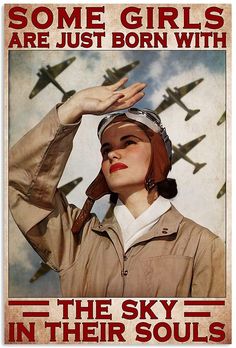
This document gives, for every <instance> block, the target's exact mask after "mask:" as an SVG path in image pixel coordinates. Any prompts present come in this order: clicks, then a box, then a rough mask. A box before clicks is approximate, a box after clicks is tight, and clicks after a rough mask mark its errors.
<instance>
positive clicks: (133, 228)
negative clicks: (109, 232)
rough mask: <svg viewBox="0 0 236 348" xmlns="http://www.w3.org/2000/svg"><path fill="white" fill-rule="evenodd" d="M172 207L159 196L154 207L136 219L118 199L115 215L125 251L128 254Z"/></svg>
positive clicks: (151, 206) (153, 204)
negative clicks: (131, 247)
mask: <svg viewBox="0 0 236 348" xmlns="http://www.w3.org/2000/svg"><path fill="white" fill-rule="evenodd" d="M170 207H171V204H170V202H169V201H168V200H167V199H165V198H163V197H162V196H158V198H157V199H156V200H155V201H154V202H153V203H152V205H150V207H148V209H146V210H145V211H144V212H143V213H142V214H141V215H139V216H138V217H137V219H135V218H134V217H133V215H132V214H131V212H130V211H129V209H128V208H127V207H126V206H125V205H124V204H123V203H122V202H121V201H120V200H119V199H118V201H117V204H116V206H115V208H114V214H115V217H116V220H117V221H118V224H119V225H120V229H121V233H122V239H123V246H124V251H125V252H126V251H127V250H128V249H129V247H130V246H131V245H132V244H133V243H134V242H135V241H136V240H137V239H138V238H140V237H141V236H143V235H144V234H145V233H146V232H148V231H149V230H150V229H151V228H152V227H153V226H154V225H155V223H156V222H157V221H158V220H159V218H160V216H161V215H162V214H164V213H165V212H166V211H167V210H169V209H170Z"/></svg>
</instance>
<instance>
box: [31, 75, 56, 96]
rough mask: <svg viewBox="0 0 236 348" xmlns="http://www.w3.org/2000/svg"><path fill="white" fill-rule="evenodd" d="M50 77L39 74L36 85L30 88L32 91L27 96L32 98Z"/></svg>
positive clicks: (47, 82)
mask: <svg viewBox="0 0 236 348" xmlns="http://www.w3.org/2000/svg"><path fill="white" fill-rule="evenodd" d="M50 82H51V81H50V79H49V78H48V77H47V76H46V75H42V76H40V78H39V79H38V81H37V83H36V85H35V86H34V88H33V89H32V92H31V93H30V95H29V98H30V99H32V98H33V97H34V96H35V95H36V94H38V93H39V92H40V91H41V90H42V89H43V88H44V87H46V86H47V85H48V84H49V83H50Z"/></svg>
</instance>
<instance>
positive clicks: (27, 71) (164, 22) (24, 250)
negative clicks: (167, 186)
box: [4, 4, 231, 344]
mask: <svg viewBox="0 0 236 348" xmlns="http://www.w3.org/2000/svg"><path fill="white" fill-rule="evenodd" d="M4 11H5V25H4V27H5V55H4V63H5V74H6V75H5V76H6V78H5V104H4V107H5V124H6V125H7V131H6V133H5V137H6V143H9V147H11V146H12V145H13V144H15V143H16V142H17V141H18V140H19V139H20V138H21V137H22V136H23V135H24V134H25V133H26V132H27V131H29V130H30V129H31V128H32V127H33V126H35V125H36V124H37V123H38V122H39V121H40V120H41V119H42V118H43V116H44V115H45V114H46V113H47V112H48V111H49V110H50V109H52V108H53V107H54V106H55V105H56V104H57V103H60V102H61V101H62V98H63V97H66V96H67V93H68V92H69V91H74V90H80V89H83V88H88V87H91V86H94V85H101V84H102V83H103V82H104V81H105V80H106V79H113V78H116V77H117V71H118V69H120V68H121V67H124V66H130V67H131V69H130V71H129V73H128V77H129V82H128V83H133V82H134V81H137V80H141V81H144V82H145V83H147V88H146V91H145V97H144V98H143V99H142V100H141V101H140V102H139V103H138V106H139V107H140V108H143V107H149V108H151V109H158V107H159V109H158V110H159V111H158V112H159V114H160V117H161V119H162V122H163V124H164V125H165V127H166V128H167V130H168V134H169V135H170V138H171V140H172V143H173V145H174V146H175V148H176V150H175V151H178V149H180V150H181V148H182V147H183V146H184V145H185V144H188V143H189V142H190V141H192V140H195V139H197V142H196V144H195V146H194V147H193V148H192V149H191V150H189V152H188V153H184V155H182V157H181V158H180V159H179V160H178V161H176V164H174V165H173V169H172V171H171V175H170V176H171V177H174V178H175V179H176V180H177V183H178V195H177V196H176V197H175V198H174V199H173V202H172V203H173V204H174V206H176V208H177V209H178V210H179V211H181V213H183V215H185V216H187V217H189V218H190V219H193V220H194V221H196V222H197V223H199V224H200V225H203V226H205V227H207V228H208V229H210V230H211V231H213V232H214V233H215V234H216V235H218V236H219V237H220V238H221V239H222V240H223V241H224V242H225V246H226V278H225V284H226V294H225V297H221V298H188V297H187V298H180V297H178V298H170V297H166V298H165V297H161V298H158V297H156V298H99V299H98V298H81V299H80V298H70V299H68V298H66V299H65V298H62V297H61V292H60V286H59V278H58V275H57V274H56V273H55V272H53V271H49V270H48V269H47V268H46V266H45V265H44V264H41V260H40V258H39V256H38V255H37V254H36V253H35V252H34V250H33V249H32V248H31V247H30V245H29V244H28V243H27V242H26V240H25V239H24V237H23V236H22V235H21V233H20V231H19V229H18V227H17V226H16V224H15V223H14V221H13V218H12V217H11V214H10V213H9V215H8V216H7V219H8V221H9V223H8V231H6V233H5V255H6V264H5V272H4V279H5V289H4V293H5V296H4V298H5V342H6V343H126V344H137V343H145V344H160V343H161V344H164V343H167V344H174V343H177V344H181V343H188V344H189V343H220V344H228V343H231V275H230V270H231V248H230V245H231V225H230V221H231V220H230V214H231V206H230V199H231V198H230V197H231V172H230V156H231V154H230V146H229V144H230V142H231V83H230V78H229V77H230V75H231V6H230V5H225V4H224V5H223V4H201V5H197V4H192V5H180V4H168V5H167V4H165V5H164V4H145V5H144V4H142V5H141V4H132V5H131V4H113V5H112V4H99V5H98V4H97V5H95V4H87V5H86V4H76V5H72V4H71V5H61V4H60V5H59V4H58V5H57V4H54V5H45V4H41V5H40V4H31V5H30V4H21V5H20V4H18V5H13V4H12V5H10V4H8V5H5V9H4ZM62 62H68V63H67V64H66V65H68V66H66V68H65V69H63V71H61V73H60V74H58V75H57V76H56V77H55V78H53V79H52V80H51V81H50V83H48V84H47V85H45V86H43V87H44V88H40V90H39V91H37V93H36V94H34V92H33V91H34V86H35V85H36V83H37V81H38V79H40V77H41V76H42V75H45V71H46V74H47V73H48V72H49V73H50V71H51V73H52V71H53V67H54V66H57V65H58V64H60V63H62ZM50 69H52V70H50ZM47 76H48V75H47ZM195 81H197V82H196V84H195V86H194V87H193V88H192V89H191V90H189V91H188V88H187V93H186V94H185V95H184V96H183V97H182V96H181V98H177V100H176V97H175V92H177V91H178V89H180V88H181V87H183V86H190V84H191V83H192V82H195ZM191 86H192V85H191ZM164 95H165V96H164ZM173 96H174V97H173ZM168 97H169V98H171V97H172V101H173V100H174V102H173V103H172V105H170V106H169V107H167V108H165V109H162V107H160V105H163V103H162V102H163V100H166V99H167V98H168ZM173 98H174V99H173ZM191 111H195V112H192V113H191ZM100 119H101V117H100V118H99V117H98V118H94V117H93V116H88V117H86V118H85V119H84V120H83V122H82V124H81V127H80V130H79V132H78V135H77V136H76V138H75V141H74V149H73V151H72V154H71V156H70V158H69V161H68V164H67V166H66V169H65V171H64V174H63V176H62V178H61V181H60V184H59V186H61V187H63V185H66V184H68V183H69V182H73V181H74V180H77V181H76V183H75V186H74V187H73V190H71V191H70V192H69V193H68V195H67V198H68V200H69V201H70V202H71V203H73V204H76V205H77V206H79V207H81V206H82V205H83V203H84V201H85V199H86V196H85V190H86V188H87V187H88V185H89V183H90V182H91V181H92V180H93V179H94V177H95V175H96V173H97V172H98V171H99V168H100V161H101V159H100V158H99V157H98V156H96V155H94V154H97V153H99V143H98V141H97V140H96V141H95V139H96V128H97V125H98V123H99V121H100ZM88 139H89V143H90V145H91V144H92V146H87V142H88ZM77 149H83V152H81V151H79V153H78V151H77ZM88 158H89V159H91V160H90V161H88V160H87V159H88ZM75 163H76V165H75ZM84 163H86V165H84ZM78 167H80V169H78ZM183 173H184V175H183ZM81 179H82V180H81ZM72 186H73V185H72ZM225 187H226V188H227V190H226V189H225ZM108 209H109V201H108V199H107V198H104V199H102V200H101V202H99V204H96V205H95V207H94V212H95V213H96V214H97V216H98V217H99V218H100V219H102V218H103V217H104V212H106V211H107V210H108ZM37 272H38V273H37ZM42 273H45V274H44V275H42ZM81 308H83V309H81Z"/></svg>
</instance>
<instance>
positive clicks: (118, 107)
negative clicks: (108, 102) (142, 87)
mask: <svg viewBox="0 0 236 348" xmlns="http://www.w3.org/2000/svg"><path fill="white" fill-rule="evenodd" d="M144 95H145V93H144V92H139V93H137V94H135V95H134V96H133V97H131V98H129V99H128V100H126V101H123V102H122V99H120V100H118V101H117V103H116V104H115V105H114V107H116V110H121V109H128V108H130V107H131V106H133V105H134V104H136V103H137V102H138V101H139V100H141V99H142V98H143V97H144Z"/></svg>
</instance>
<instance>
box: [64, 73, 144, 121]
mask: <svg viewBox="0 0 236 348" xmlns="http://www.w3.org/2000/svg"><path fill="white" fill-rule="evenodd" d="M127 81H128V78H127V77H124V78H122V79H121V80H119V81H118V82H116V83H114V84H113V85H110V86H97V87H91V88H87V89H83V90H81V91H79V92H77V93H76V94H74V95H73V96H72V97H71V98H69V99H68V100H67V101H66V102H65V103H64V104H62V105H61V106H60V107H59V108H58V115H59V119H60V122H61V123H62V124H71V123H76V122H78V121H79V120H80V118H81V116H82V115H84V114H94V115H101V114H105V113H110V112H113V111H117V110H122V109H127V108H129V107H131V106H132V105H134V104H135V103H137V102H138V101H139V100H140V99H141V98H143V96H144V92H143V89H144V88H145V87H146V84H145V83H141V82H137V83H134V84H132V85H130V86H129V87H127V88H122V89H119V88H121V87H122V86H124V84H125V83H126V82H127ZM118 89H119V90H118Z"/></svg>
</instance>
